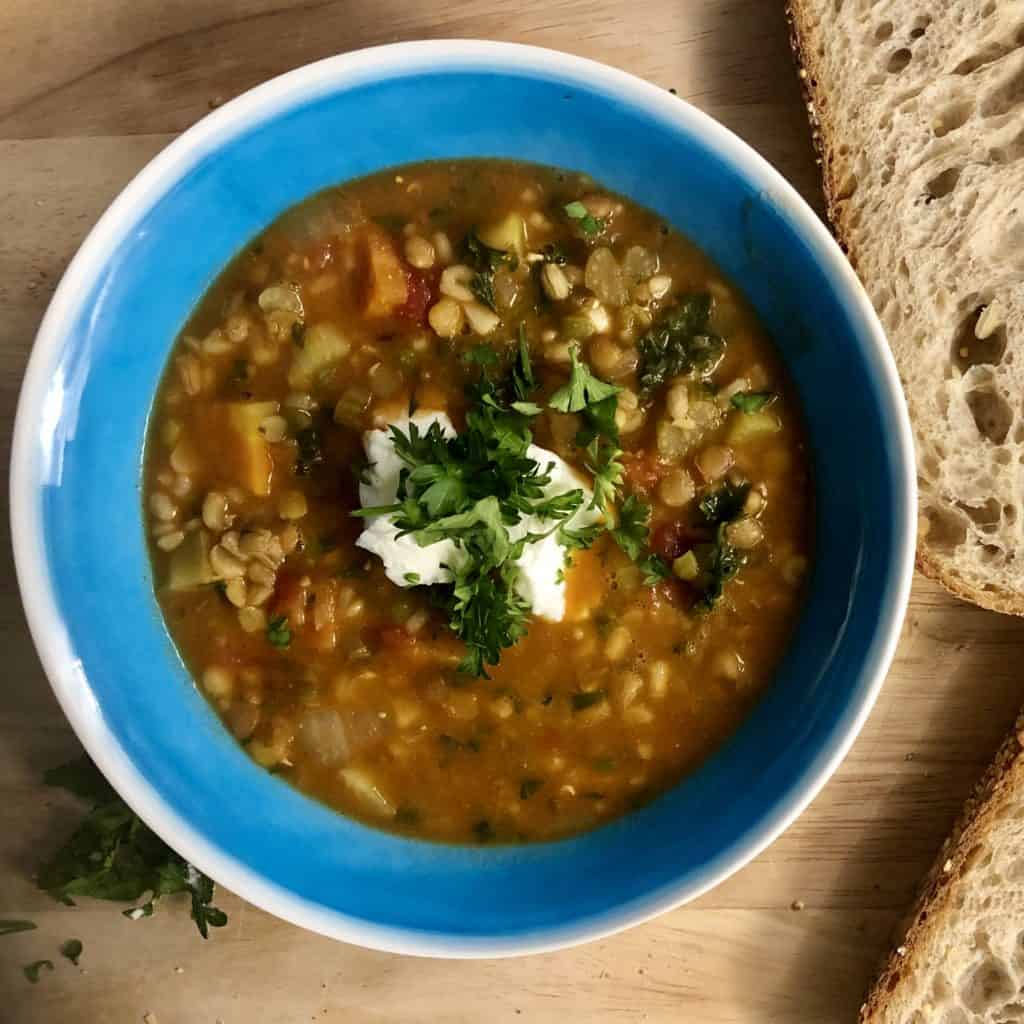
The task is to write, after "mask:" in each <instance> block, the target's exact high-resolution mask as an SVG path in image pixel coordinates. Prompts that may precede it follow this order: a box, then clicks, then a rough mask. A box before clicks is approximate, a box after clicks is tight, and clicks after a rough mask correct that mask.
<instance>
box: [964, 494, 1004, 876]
mask: <svg viewBox="0 0 1024 1024" xmlns="http://www.w3.org/2000/svg"><path fill="white" fill-rule="evenodd" d="M956 507H957V508H958V509H960V511H961V512H963V513H964V515H966V516H967V517H968V518H969V519H970V520H971V522H973V523H974V525H975V526H977V527H978V529H979V530H981V531H982V532H983V533H994V532H995V531H996V530H997V529H998V528H999V524H1000V523H1001V521H1002V519H1001V515H1000V513H1001V511H1002V509H1001V508H1000V506H999V502H998V501H996V500H995V499H994V498H989V499H988V501H986V502H985V504H984V505H979V506H977V507H975V506H973V505H966V504H964V502H962V501H958V502H957V503H956ZM983 852H984V848H983V847H979V846H976V847H974V849H973V850H971V852H970V853H969V854H968V855H967V857H966V858H965V860H964V870H965V871H969V870H970V869H971V868H972V867H974V861H972V860H971V858H972V857H975V858H978V857H980V856H981V854H982V853H983ZM991 859H992V854H991V853H990V854H989V855H988V860H987V861H986V862H985V865H987V864H988V863H989V861H991ZM985 865H983V866H985Z"/></svg>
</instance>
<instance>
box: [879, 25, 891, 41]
mask: <svg viewBox="0 0 1024 1024" xmlns="http://www.w3.org/2000/svg"><path fill="white" fill-rule="evenodd" d="M891 35H892V22H891V21H883V22H882V23H881V24H880V25H879V26H878V28H876V29H875V41H876V42H879V43H884V42H885V41H886V39H888V38H889V37H890V36H891Z"/></svg>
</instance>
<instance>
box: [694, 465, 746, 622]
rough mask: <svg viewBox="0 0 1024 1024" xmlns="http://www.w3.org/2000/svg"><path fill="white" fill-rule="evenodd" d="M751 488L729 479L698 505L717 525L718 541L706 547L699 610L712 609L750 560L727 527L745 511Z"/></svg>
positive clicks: (707, 520)
mask: <svg viewBox="0 0 1024 1024" xmlns="http://www.w3.org/2000/svg"><path fill="white" fill-rule="evenodd" d="M749 492H750V484H748V483H740V484H733V483H729V482H728V481H726V482H725V483H723V484H722V485H721V486H719V487H718V488H716V489H715V490H714V491H710V492H709V493H708V494H705V495H704V497H703V498H701V500H700V502H699V504H698V506H697V509H698V511H699V512H700V515H701V517H702V518H703V520H704V522H705V523H706V524H707V525H708V526H713V527H715V541H714V543H713V544H711V545H709V546H707V547H706V548H705V549H704V551H703V557H702V558H700V559H699V561H700V562H701V569H702V573H701V576H700V577H699V578H698V579H699V581H702V582H703V586H702V588H701V596H700V598H699V599H698V601H697V603H696V605H695V607H696V608H697V609H698V610H699V611H710V610H711V609H712V608H713V607H714V605H715V604H716V603H717V601H718V600H719V599H720V598H721V597H722V595H723V593H724V592H725V584H726V583H728V582H729V580H731V579H732V578H733V577H734V576H735V575H736V574H737V573H738V572H739V571H740V569H742V568H743V566H744V565H745V564H746V562H747V556H746V554H745V553H744V552H742V551H740V550H739V549H738V548H735V547H733V545H732V544H730V543H729V541H728V540H727V539H726V532H725V531H726V527H727V526H728V525H729V523H731V522H732V521H733V520H734V519H737V518H738V517H739V516H740V515H742V513H743V506H744V503H745V502H746V500H747V494H748V493H749Z"/></svg>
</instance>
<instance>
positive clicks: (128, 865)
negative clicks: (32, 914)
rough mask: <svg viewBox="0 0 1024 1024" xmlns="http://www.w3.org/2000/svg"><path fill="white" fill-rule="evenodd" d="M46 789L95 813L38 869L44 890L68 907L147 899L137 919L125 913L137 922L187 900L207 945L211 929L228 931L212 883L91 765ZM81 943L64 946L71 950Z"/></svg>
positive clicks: (71, 770) (74, 767) (62, 771)
mask: <svg viewBox="0 0 1024 1024" xmlns="http://www.w3.org/2000/svg"><path fill="white" fill-rule="evenodd" d="M44 781H45V782H46V783H47V784H48V785H51V786H61V787H62V788H64V789H67V790H69V791H70V792H72V793H74V794H75V796H78V797H81V798H82V799H84V800H87V801H88V802H89V804H90V810H89V813H88V814H87V815H86V816H85V818H84V819H83V820H82V822H81V824H80V825H79V826H78V828H77V829H76V830H75V832H74V833H73V834H72V835H71V837H70V838H69V839H68V841H67V842H66V843H65V844H64V846H63V847H62V848H61V849H60V850H58V851H57V853H56V854H55V855H54V857H53V859H52V860H50V861H49V862H48V863H46V864H44V865H43V866H42V867H41V868H40V869H39V872H38V875H37V884H38V885H39V888H40V889H44V890H46V891H47V892H48V893H49V894H50V895H51V896H52V897H53V898H54V899H55V900H59V901H60V902H62V903H66V904H68V905H69V906H73V905H74V898H76V897H80V896H91V897H93V898H94V899H101V900H137V899H139V898H140V897H141V896H143V895H145V894H147V893H148V894H149V895H150V899H149V900H148V901H147V903H146V904H145V905H144V906H143V907H141V908H137V911H138V912H135V911H126V912H125V913H126V914H127V915H128V916H132V917H142V916H146V917H148V916H149V915H151V914H152V913H153V905H154V903H155V902H156V901H157V900H159V899H160V897H162V896H169V895H172V894H173V893H178V892H188V893H189V894H190V895H191V897H192V919H193V920H194V921H195V922H196V927H197V928H198V929H199V932H200V934H201V935H202V936H203V938H206V937H207V934H208V927H209V926H213V927H220V926H221V925H223V924H225V923H226V921H227V917H226V915H225V914H224V913H223V912H222V911H220V910H218V909H217V908H216V907H214V906H212V900H213V891H214V886H213V881H212V880H211V879H209V878H207V877H206V875H204V874H202V873H201V872H200V871H197V870H196V869H195V868H194V867H193V866H192V865H191V864H189V863H188V862H187V861H186V860H185V859H184V858H183V857H181V856H180V855H179V854H177V853H175V852H174V850H172V849H171V848H170V847H169V846H168V845H167V844H166V843H165V842H164V841H163V840H162V839H161V838H160V837H159V836H157V835H156V834H155V833H154V832H151V831H150V830H149V829H148V828H147V827H146V825H145V824H143V822H142V821H141V820H140V819H139V818H138V817H136V816H135V814H134V813H133V812H132V811H131V809H130V808H129V807H128V806H127V804H125V803H124V801H123V800H121V798H120V797H119V796H118V795H117V794H116V793H115V792H114V791H113V789H112V788H111V787H110V785H109V784H108V783H107V782H106V780H105V779H103V776H102V775H101V774H100V773H99V771H98V770H97V768H96V766H95V765H94V764H93V763H92V761H91V760H89V758H88V757H84V756H83V757H81V758H79V759H78V760H76V761H72V762H70V763H69V764H66V765H62V766H61V767H60V768H56V769H54V770H52V771H49V772H47V773H46V775H45V776H44ZM76 941H77V940H71V942H68V943H65V946H66V947H68V949H74V948H75V947H73V946H72V943H73V942H76ZM62 952H64V950H63V949H62ZM78 952H79V953H80V952H81V950H80V949H79V950H78ZM65 955H66V956H67V955H69V954H68V953H67V952H65Z"/></svg>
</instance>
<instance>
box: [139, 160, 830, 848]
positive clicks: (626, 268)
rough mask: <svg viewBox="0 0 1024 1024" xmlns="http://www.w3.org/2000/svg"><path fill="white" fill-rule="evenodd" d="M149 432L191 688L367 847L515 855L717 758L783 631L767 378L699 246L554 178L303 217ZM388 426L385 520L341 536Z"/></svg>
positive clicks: (233, 299) (263, 241)
mask: <svg viewBox="0 0 1024 1024" xmlns="http://www.w3.org/2000/svg"><path fill="white" fill-rule="evenodd" d="M425 412H430V413H433V414H441V413H443V414H444V415H445V416H446V417H447V418H448V421H450V423H451V425H452V432H450V434H449V435H448V436H444V437H442V436H441V435H440V432H439V434H438V436H437V437H435V438H433V440H431V441H430V442H429V443H428V442H427V440H425V438H424V437H422V436H421V435H420V433H419V431H418V430H417V431H413V430H411V428H410V427H409V425H408V424H409V422H410V421H409V417H410V415H420V414H423V413H425ZM151 422H152V425H151V427H150V435H149V438H148V441H147V457H146V463H145V479H144V507H143V514H144V518H145V524H146V530H147V533H148V535H149V537H150V541H151V552H152V558H153V562H154V566H155V574H154V578H155V580H156V588H157V595H158V598H159V600H160V604H161V606H162V608H163V612H164V615H165V618H166V622H167V625H168V628H169V630H170V632H171V634H172V636H173V638H174V640H175V642H176V644H177V645H178V648H179V650H180V651H181V653H182V655H183V657H184V658H185V660H186V661H187V663H188V664H189V666H190V667H191V669H192V671H193V673H194V676H195V678H196V681H197V683H198V685H199V686H200V688H201V689H202V690H203V692H204V693H205V695H206V696H207V698H208V699H209V701H210V702H211V704H212V705H213V707H214V708H215V709H216V710H217V712H218V714H219V715H220V716H221V718H222V719H223V721H224V724H225V727H226V728H228V729H229V730H230V731H231V732H232V733H233V734H234V736H235V737H236V738H237V739H238V742H239V743H241V744H242V745H243V746H244V748H245V749H246V750H247V752H248V753H249V755H250V756H251V757H252V758H253V760H255V761H256V762H257V763H258V764H260V765H262V766H263V767H264V768H266V769H269V770H271V771H273V772H275V773H277V774H279V775H280V776H282V777H283V778H285V779H287V780H288V781H289V782H291V783H292V784H293V785H295V786H296V787H297V788H299V789H300V790H302V791H303V792H306V793H309V794H311V795H313V796H315V797H317V798H318V799H320V800H322V801H324V802H326V803H327V804H329V805H330V806H332V807H334V808H336V809H338V810H339V811H341V812H344V813H346V814H350V815H352V816H354V817H356V818H359V819H360V820H362V821H364V822H367V823H369V824H372V825H374V826H378V827H382V828H387V829H392V830H396V831H399V832H403V833H407V834H410V835H415V836H419V837H425V838H430V839H436V840H442V841H449V842H459V843H486V842H525V841H537V840H548V839H554V838H558V837H562V836H567V835H571V834H574V833H578V832H580V831H583V830H586V829H590V828H593V827H595V826H597V825H599V824H601V823H602V822H605V821H608V820H610V819H612V818H615V817H617V816H619V815H621V814H624V813H626V812H628V811H630V810H631V809H633V808H636V807H637V806H638V805H640V804H642V803H644V802H645V801H648V800H650V799H652V798H653V797H655V796H657V795H658V794H659V793H661V792H663V791H664V790H665V789H666V788H668V787H671V786H672V785H674V784H675V783H676V782H677V781H678V780H679V779H680V778H681V777H682V776H683V775H685V774H686V773H687V772H690V771H692V770H694V769H695V768H696V767H697V766H698V765H699V764H700V762H701V761H702V760H703V759H704V758H706V757H707V756H708V755H709V754H710V753H711V752H712V751H714V750H715V748H716V747H718V746H719V745H720V744H721V743H722V742H723V741H724V740H725V739H726V738H727V737H728V736H729V735H730V734H731V733H732V731H733V730H734V729H735V728H736V726H737V724H738V723H739V722H740V721H741V720H742V719H743V717H744V716H745V715H746V714H747V713H748V711H749V709H750V708H751V706H752V705H753V703H754V702H755V701H756V700H757V699H758V698H759V696H760V695H761V694H762V692H763V691H764V689H765V687H766V686H767V685H769V683H770V681H771V678H772V674H773V672H774V669H775V667H776V665H777V664H778V662H779V660H780V658H781V656H782V654H783V652H784V650H785V648H786V645H787V643H788V642H789V637H790V633H791V629H792V625H793V622H794V619H795V617H796V616H797V614H798V613H799V610H800V604H801V597H802V585H803V580H804V578H805V575H806V571H807V567H808V557H809V553H810V539H811V538H810V522H811V500H812V495H811V487H810V481H809V468H808V460H807V455H806V450H805V443H804V437H803V433H802V423H801V415H800V410H799V408H798V405H797V402H796V399H795V396H794V393H793V391H792V389H791V387H790V385H789V383H788V380H787V377H786V374H785V371H784V369H783V367H782V366H781V364H780V362H779V359H778V356H777V354H776V352H775V350H774V348H773V346H772V344H771V342H770V341H769V339H768V338H767V336H766V334H765V332H764V330H763V328H762V327H761V325H760V324H759V323H758V321H757V319H756V317H755V316H754V314H753V312H752V311H751V309H750V307H749V306H748V305H747V303H746V302H745V301H744V299H743V297H742V296H741V295H740V294H739V293H738V292H737V291H736V289H735V288H734V287H733V286H732V285H731V284H730V283H729V281H727V280H726V279H725V278H724V277H723V276H722V275H721V273H720V272H719V271H718V270H717V269H716V267H715V266H714V265H713V264H712V263H711V262H710V261H709V260H708V259H707V258H706V257H705V256H704V255H703V254H702V253H701V252H700V250H699V249H697V248H696V247H695V246H694V245H693V244H692V243H691V242H689V241H688V240H686V239H685V238H683V237H681V236H680V235H679V234H678V233H677V232H675V231H674V230H671V229H670V228H669V227H668V226H667V225H665V224H664V223H663V222H662V221H661V220H660V219H659V218H658V217H657V216H656V215H655V214H654V213H652V212H651V211H649V210H646V209H644V208H642V207H640V206H638V205H636V204H635V203H632V202H630V201H629V200H627V199H625V198H623V197H621V196H618V195H615V194H613V193H611V192H609V191H608V190H606V189H604V188H602V187H601V186H600V185H599V184H598V183H596V182H593V181H591V180H590V179H588V178H586V177H585V176H583V175H579V174H574V173H572V172H568V171H560V170H556V169H552V168H547V167H540V166H534V165H529V164H522V163H513V162H507V161H489V160H480V161H472V160H466V161H456V162H453V163H447V162H445V163H428V164H418V165H413V166H406V167H401V168H397V169H392V170H389V171H386V172H381V173H379V174H376V175H373V176H371V177H368V178H364V179H361V180H358V181H353V182H348V183H346V184H344V185H341V186H339V187H337V188H332V189H329V190H327V191H325V192H322V193H320V194H318V195H315V196H313V197H312V198H310V199H309V200H307V201H306V202H304V203H302V204H300V205H298V206H296V207H295V208H293V209H291V210H289V211H288V212H287V213H285V214H284V215H283V216H282V217H281V218H280V219H279V220H278V221H277V222H275V223H274V224H273V225H271V226H270V227H269V228H268V229H267V230H266V231H265V232H264V233H263V234H262V235H261V236H260V237H259V238H258V239H256V240H255V241H254V242H253V243H251V244H250V245H249V246H248V247H247V248H246V249H245V251H243V252H242V253H240V254H239V255H238V257H237V258H236V259H235V260H234V261H233V262H232V263H231V264H230V265H229V266H228V267H227V268H226V269H225V270H224V272H223V273H222V274H221V276H220V278H219V279H218V280H217V282H216V283H215V285H214V286H213V287H212V288H211V290H210V291H209V293H208V294H207V295H206V296H205V297H204V298H203V300H202V302H201V303H200V304H199V306H198V307H197V309H196V310H195V312H194V314H193V315H192V317H191V319H190V320H189V322H188V324H187V325H186V327H185V329H184V330H183V332H182V334H181V336H180V338H179V339H178V340H177V342H176V344H175V347H174V350H173V352H172V355H171V358H170V361H169V363H168V367H167V370H166V373H165V376H164V379H163V381H162V383H161V386H160V389H159V391H158V393H157V396H156V399H155V406H154V414H153V416H152V421H151ZM416 422H419V423H423V424H428V422H429V417H427V418H426V419H423V418H421V419H419V420H417V421H416ZM391 425H395V427H396V432H393V433H392V434H391V435H380V436H381V437H384V436H390V437H391V438H392V439H393V442H389V443H393V448H391V449H389V451H391V452H392V453H399V455H400V456H401V458H400V459H397V460H396V463H395V465H396V468H395V471H394V473H393V474H392V476H391V477H390V478H389V479H390V481H391V483H390V486H391V491H390V492H389V495H388V498H387V501H388V502H390V503H391V505H393V506H394V507H390V506H389V508H390V510H387V511H381V510H377V512H376V513H375V515H374V514H371V515H369V516H365V517H357V516H355V515H354V514H353V513H355V512H358V511H359V510H360V508H361V504H362V502H361V498H360V486H361V484H360V481H362V488H363V493H364V496H365V495H367V494H369V493H371V492H372V493H374V494H378V493H383V491H381V490H380V488H381V487H384V484H383V483H382V482H381V480H382V477H381V475H380V473H379V472H378V470H377V469H376V468H375V467H374V466H372V465H367V464H366V454H365V452H366V448H365V446H364V445H365V444H366V443H368V442H367V441H366V437H367V435H368V433H369V432H370V431H374V430H384V429H387V428H389V427H390V426H391ZM427 429H428V426H427V425H424V427H423V432H424V434H425V433H426V431H427ZM430 445H433V447H430ZM528 445H532V447H529V449H528V450H529V452H532V453H533V455H534V456H535V457H531V456H530V455H529V454H528V453H527V446H528ZM380 450H382V449H380ZM403 451H404V455H401V452H403ZM402 459H404V461H401V460H402ZM515 460H519V461H515ZM556 463H557V465H559V466H562V465H564V466H565V470H564V472H563V471H561V470H559V471H557V472H556V471H555V470H554V469H553V468H552V467H554V466H555V465H556ZM375 474H377V475H375ZM545 474H547V475H545ZM559 474H561V475H559ZM548 477H551V480H549V481H548V482H547V483H546V484H545V483H544V481H545V480H548ZM431 488H432V489H431ZM385 489H386V488H385ZM544 503H546V504H544ZM602 503H603V507H601V506H602ZM399 506H400V507H399ZM517 510H518V511H517ZM382 517H383V518H382ZM375 520H379V522H378V523H377V526H376V527H375V526H374V522H375ZM516 520H519V521H520V522H519V525H518V526H517V525H516ZM526 524H530V525H529V527H527V525H526ZM371 528H372V529H374V530H376V531H378V532H380V531H381V530H384V531H385V533H386V534H387V536H386V537H385V538H384V540H383V541H382V543H383V544H385V545H391V546H390V547H387V548H386V550H385V549H383V548H382V549H380V550H384V551H385V554H386V557H387V568H388V573H389V574H390V576H391V577H392V578H389V576H388V574H386V572H385V564H384V562H382V560H381V558H380V557H378V555H377V554H373V553H371V552H370V551H368V550H366V549H365V548H364V547H360V546H357V544H356V541H357V540H358V539H359V538H360V536H361V534H362V532H363V530H364V529H367V530H370V529H371ZM403 531H407V533H408V535H407V536H405V537H404V538H402V537H401V536H400V535H401V534H402V533H403ZM517 531H518V532H517ZM442 542H443V543H444V544H446V545H447V546H446V547H444V548H443V549H442V548H434V550H433V551H432V550H431V544H435V543H442ZM517 542H518V545H519V547H518V549H517V548H516V544H517ZM403 544H404V545H406V547H404V548H402V547H401V546H402V545H403ZM408 545H412V547H409V546H408ZM556 545H557V546H556ZM506 549H507V550H506ZM441 550H444V551H447V552H448V555H447V556H446V559H441V558H440V557H435V555H436V554H437V552H439V551H441ZM552 552H554V562H552V561H551V558H552ZM428 556H429V557H428ZM411 566H416V567H418V568H415V569H413V568H410V567H411ZM424 573H432V574H433V575H431V576H430V577H429V578H430V579H431V580H434V579H436V580H437V581H438V582H434V583H432V585H430V586H427V585H425V581H426V580H427V576H426V575H424ZM453 573H454V574H455V575H456V576H457V577H458V578H457V579H456V580H454V581H453V579H452V575H453ZM545 588H546V589H545ZM541 593H545V594H546V595H547V597H546V598H545V599H544V603H543V606H542V605H541V604H540V603H537V602H540V601H541V598H540V597H539V596H537V595H540V594H541ZM460 595H461V596H460ZM531 595H533V596H531ZM460 601H463V602H464V604H463V605H460ZM535 603H536V607H537V608H538V609H541V608H542V607H543V608H544V609H547V611H546V612H545V614H546V615H547V617H544V616H542V615H541V614H533V609H534V604H535ZM460 608H461V610H460ZM559 610H561V613H562V614H561V617H559V615H558V614H557V612H558V611H559Z"/></svg>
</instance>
